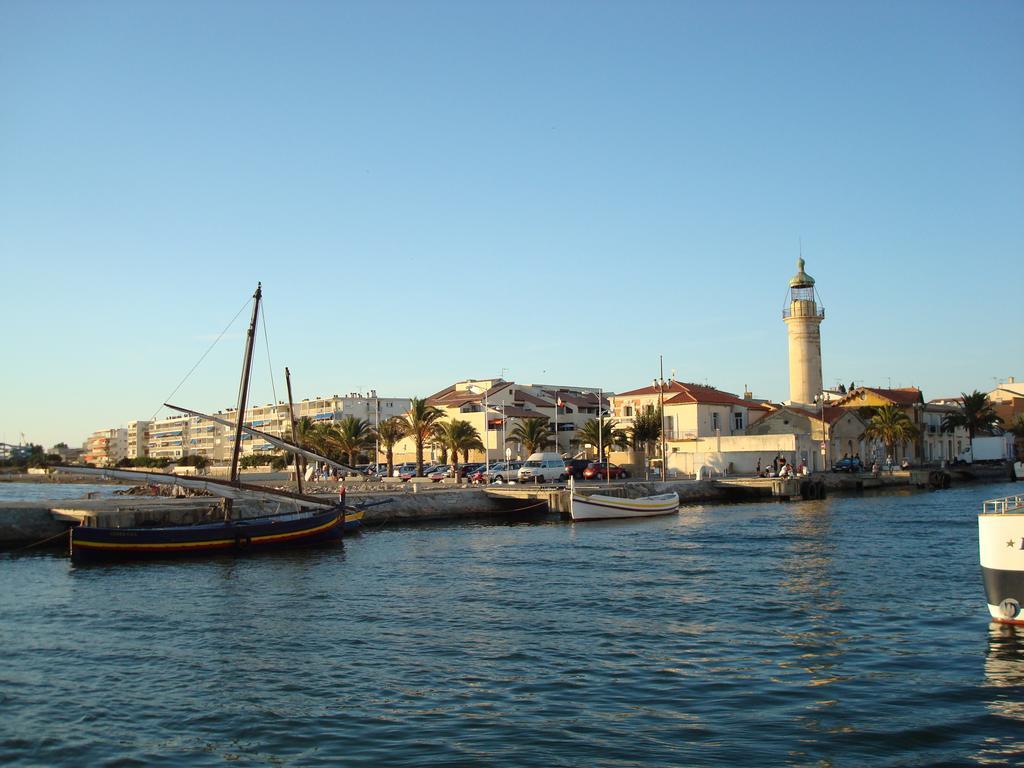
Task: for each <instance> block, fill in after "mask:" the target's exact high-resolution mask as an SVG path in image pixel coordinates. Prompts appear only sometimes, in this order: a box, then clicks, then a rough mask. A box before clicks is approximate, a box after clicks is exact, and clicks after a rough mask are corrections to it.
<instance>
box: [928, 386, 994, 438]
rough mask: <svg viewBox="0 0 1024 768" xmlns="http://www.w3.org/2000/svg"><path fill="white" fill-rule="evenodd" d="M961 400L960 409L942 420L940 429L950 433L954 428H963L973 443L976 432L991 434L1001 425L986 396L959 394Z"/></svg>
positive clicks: (972, 393)
mask: <svg viewBox="0 0 1024 768" xmlns="http://www.w3.org/2000/svg"><path fill="white" fill-rule="evenodd" d="M960 396H961V398H962V399H963V402H962V404H961V405H960V409H959V410H958V411H956V412H954V413H948V414H946V416H945V417H944V418H943V419H942V428H943V429H947V430H949V431H950V432H952V431H953V429H955V428H956V427H963V428H964V429H966V430H967V435H968V437H970V439H971V440H972V441H973V440H974V437H975V435H977V434H978V432H992V431H993V430H995V429H996V428H998V427H999V426H1001V425H1002V423H1003V420H1002V419H1001V418H999V416H998V415H997V414H996V412H995V409H994V408H993V407H992V403H991V402H989V399H988V395H986V394H985V393H984V392H979V391H978V390H974V391H973V392H971V394H969V395H968V394H967V393H966V392H961V393H960Z"/></svg>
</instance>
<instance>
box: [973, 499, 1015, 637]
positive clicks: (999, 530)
mask: <svg viewBox="0 0 1024 768" xmlns="http://www.w3.org/2000/svg"><path fill="white" fill-rule="evenodd" d="M1016 498H1017V499H1019V500H1022V501H1024V497H1016ZM992 503H993V502H987V503H986V508H987V505H988V504H992ZM1002 508H1003V509H1009V510H1012V511H1005V512H997V513H988V512H986V513H985V514H981V515H978V545H979V549H980V554H981V573H982V577H983V578H984V581H985V596H986V599H987V602H988V611H989V614H990V615H991V616H992V619H993V620H995V621H998V622H1000V623H1003V624H1019V625H1024V507H1022V506H1020V505H1019V504H1018V505H1017V506H1014V505H1012V504H1011V505H1008V506H1004V507H1002Z"/></svg>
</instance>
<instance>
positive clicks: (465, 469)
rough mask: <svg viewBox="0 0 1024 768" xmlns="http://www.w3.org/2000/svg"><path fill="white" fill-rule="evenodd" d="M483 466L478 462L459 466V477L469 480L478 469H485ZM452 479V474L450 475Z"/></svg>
mask: <svg viewBox="0 0 1024 768" xmlns="http://www.w3.org/2000/svg"><path fill="white" fill-rule="evenodd" d="M483 466H484V465H483V464H479V463H476V462H470V463H469V464H459V477H461V478H467V477H469V476H470V475H472V474H473V473H474V472H476V471H477V470H478V469H483ZM448 476H449V477H451V473H449V474H448Z"/></svg>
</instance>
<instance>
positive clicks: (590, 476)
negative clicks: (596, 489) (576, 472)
mask: <svg viewBox="0 0 1024 768" xmlns="http://www.w3.org/2000/svg"><path fill="white" fill-rule="evenodd" d="M627 477H629V473H628V472H627V471H626V470H624V469H623V468H622V467H620V466H619V465H618V464H611V463H609V462H605V461H592V462H590V463H589V464H587V468H586V469H584V470H583V478H584V479H585V480H594V479H597V480H625V479H626V478H627Z"/></svg>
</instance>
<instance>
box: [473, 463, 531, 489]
mask: <svg viewBox="0 0 1024 768" xmlns="http://www.w3.org/2000/svg"><path fill="white" fill-rule="evenodd" d="M521 466H523V462H521V461H498V462H495V463H494V464H491V468H490V471H489V472H485V471H484V469H483V468H480V469H479V470H478V471H477V472H476V473H475V474H474V477H477V476H479V479H477V480H474V482H486V483H496V484H499V485H500V484H501V483H514V482H515V481H516V473H517V472H518V471H519V468H520V467H521ZM484 475H487V477H486V478H485V477H484Z"/></svg>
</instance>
